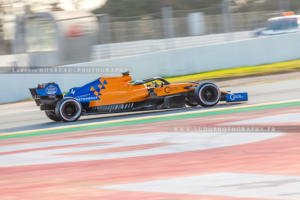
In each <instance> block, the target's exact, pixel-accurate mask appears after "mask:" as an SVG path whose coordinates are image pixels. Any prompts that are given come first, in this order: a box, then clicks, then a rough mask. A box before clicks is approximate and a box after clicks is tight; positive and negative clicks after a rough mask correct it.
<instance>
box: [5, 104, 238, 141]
mask: <svg viewBox="0 0 300 200" xmlns="http://www.w3.org/2000/svg"><path fill="white" fill-rule="evenodd" d="M240 104H241V103H232V104H225V103H220V104H218V105H217V106H215V107H212V108H203V107H199V106H198V107H185V108H175V109H167V110H152V111H138V112H134V113H132V112H127V113H114V114H100V115H90V116H82V117H81V118H80V120H78V121H76V122H51V121H50V120H49V122H41V123H37V124H34V125H25V126H17V127H14V128H8V129H2V130H0V135H1V133H9V132H16V131H28V130H36V129H45V128H61V127H65V126H70V125H84V124H87V123H95V122H107V121H113V120H122V119H131V118H137V117H151V116H159V115H163V114H179V113H186V112H190V111H197V110H211V109H215V108H228V107H234V106H236V105H240ZM45 117H46V116H45Z"/></svg>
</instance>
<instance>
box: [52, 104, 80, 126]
mask: <svg viewBox="0 0 300 200" xmlns="http://www.w3.org/2000/svg"><path fill="white" fill-rule="evenodd" d="M81 111H82V106H81V103H80V102H78V101H77V100H76V99H73V98H66V99H62V100H60V101H59V102H58V103H57V104H56V107H55V114H56V115H57V116H58V117H59V118H60V119H61V120H63V121H65V122H74V121H77V120H78V119H79V117H80V115H81Z"/></svg>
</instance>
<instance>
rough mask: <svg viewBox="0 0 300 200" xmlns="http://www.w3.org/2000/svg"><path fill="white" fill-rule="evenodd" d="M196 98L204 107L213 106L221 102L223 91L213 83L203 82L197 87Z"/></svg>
mask: <svg viewBox="0 0 300 200" xmlns="http://www.w3.org/2000/svg"><path fill="white" fill-rule="evenodd" d="M194 95H195V99H196V101H197V102H198V103H199V105H201V106H203V107H212V106H215V105H216V104H218V103H219V101H220V97H221V92H220V89H219V87H218V86H216V85H215V84H213V83H202V84H200V85H199V86H198V87H197V88H196V89H195V93H194Z"/></svg>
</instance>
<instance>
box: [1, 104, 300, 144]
mask: <svg viewBox="0 0 300 200" xmlns="http://www.w3.org/2000/svg"><path fill="white" fill-rule="evenodd" d="M299 105H300V102H291V103H281V104H272V105H263V106H253V107H245V108H233V109H226V110H217V111H208V112H204V113H186V114H178V115H172V116H162V117H153V118H147V119H136V120H131V121H124V122H112V123H108V124H98V125H97V124H96V125H86V126H80V127H71V128H58V129H54V130H45V131H43V130H41V131H33V132H28V133H19V134H17V133H16V134H12V135H3V136H0V140H4V139H11V138H22V137H29V136H37V135H48V134H57V133H65V132H73V131H82V130H91V129H98V128H107V127H115V126H124V125H133V124H141V123H151V122H160V121H167V120H178V119H186V118H193V117H202V116H211V115H218V114H230V113H238V112H247V111H255V110H264V109H273V108H284V107H290V106H299Z"/></svg>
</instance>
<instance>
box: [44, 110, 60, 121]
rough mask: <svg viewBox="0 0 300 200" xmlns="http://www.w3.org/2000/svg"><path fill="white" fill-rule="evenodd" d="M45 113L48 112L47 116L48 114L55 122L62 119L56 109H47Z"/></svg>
mask: <svg viewBox="0 0 300 200" xmlns="http://www.w3.org/2000/svg"><path fill="white" fill-rule="evenodd" d="M45 114H46V116H47V117H48V118H49V119H51V120H53V121H55V122H59V121H61V119H60V118H59V117H58V116H57V115H56V114H55V112H54V111H49V110H46V111H45Z"/></svg>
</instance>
